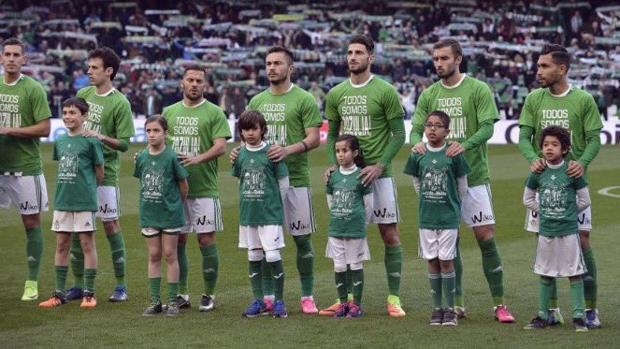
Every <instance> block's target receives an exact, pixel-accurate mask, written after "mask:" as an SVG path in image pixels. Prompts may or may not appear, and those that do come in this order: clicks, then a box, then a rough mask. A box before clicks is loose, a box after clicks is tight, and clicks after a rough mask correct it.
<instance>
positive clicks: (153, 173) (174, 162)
mask: <svg viewBox="0 0 620 349" xmlns="http://www.w3.org/2000/svg"><path fill="white" fill-rule="evenodd" d="M133 176H134V177H136V178H139V179H140V227H142V228H157V229H170V228H179V227H182V226H183V225H185V218H184V215H183V199H182V198H181V192H180V190H179V183H178V182H179V180H182V179H184V178H187V176H189V174H188V173H187V170H186V169H185V167H183V166H182V165H181V164H180V163H179V160H178V159H177V154H176V153H175V152H174V151H173V150H172V149H171V148H170V147H166V149H164V151H162V152H161V153H159V154H157V155H151V154H150V153H149V151H148V149H145V150H143V151H142V152H141V153H140V154H139V155H138V158H137V159H136V167H135V170H134V173H133Z"/></svg>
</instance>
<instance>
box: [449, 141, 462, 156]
mask: <svg viewBox="0 0 620 349" xmlns="http://www.w3.org/2000/svg"><path fill="white" fill-rule="evenodd" d="M464 152H465V148H463V146H462V145H461V143H459V142H450V143H448V149H446V156H448V157H451V158H453V157H455V156H457V155H459V154H463V153H464Z"/></svg>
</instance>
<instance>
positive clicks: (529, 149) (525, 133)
mask: <svg viewBox="0 0 620 349" xmlns="http://www.w3.org/2000/svg"><path fill="white" fill-rule="evenodd" d="M533 138H534V128H533V127H530V126H526V125H521V126H520V127H519V151H520V152H521V154H522V155H523V156H524V157H525V158H526V159H527V161H528V162H529V163H530V171H532V172H534V173H541V172H542V171H544V170H545V166H546V164H545V160H544V159H541V158H539V157H538V154H536V150H534V146H533V145H532V139H533Z"/></svg>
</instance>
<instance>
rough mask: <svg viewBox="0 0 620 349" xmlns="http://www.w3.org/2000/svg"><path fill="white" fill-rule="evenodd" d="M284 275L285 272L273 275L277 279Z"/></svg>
mask: <svg viewBox="0 0 620 349" xmlns="http://www.w3.org/2000/svg"><path fill="white" fill-rule="evenodd" d="M282 276H284V273H280V274H278V275H274V276H273V278H274V279H276V280H278V279H280V278H281V277H282Z"/></svg>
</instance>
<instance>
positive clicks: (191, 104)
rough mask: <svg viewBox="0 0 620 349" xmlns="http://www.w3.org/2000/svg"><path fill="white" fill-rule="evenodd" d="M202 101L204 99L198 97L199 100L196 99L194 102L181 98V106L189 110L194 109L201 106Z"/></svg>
mask: <svg viewBox="0 0 620 349" xmlns="http://www.w3.org/2000/svg"><path fill="white" fill-rule="evenodd" d="M204 100H205V98H204V97H200V98H199V99H196V100H193V99H189V98H186V97H183V104H184V105H185V106H186V107H188V108H191V107H195V106H197V105H199V104H201V103H202V102H203V101H204Z"/></svg>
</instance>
